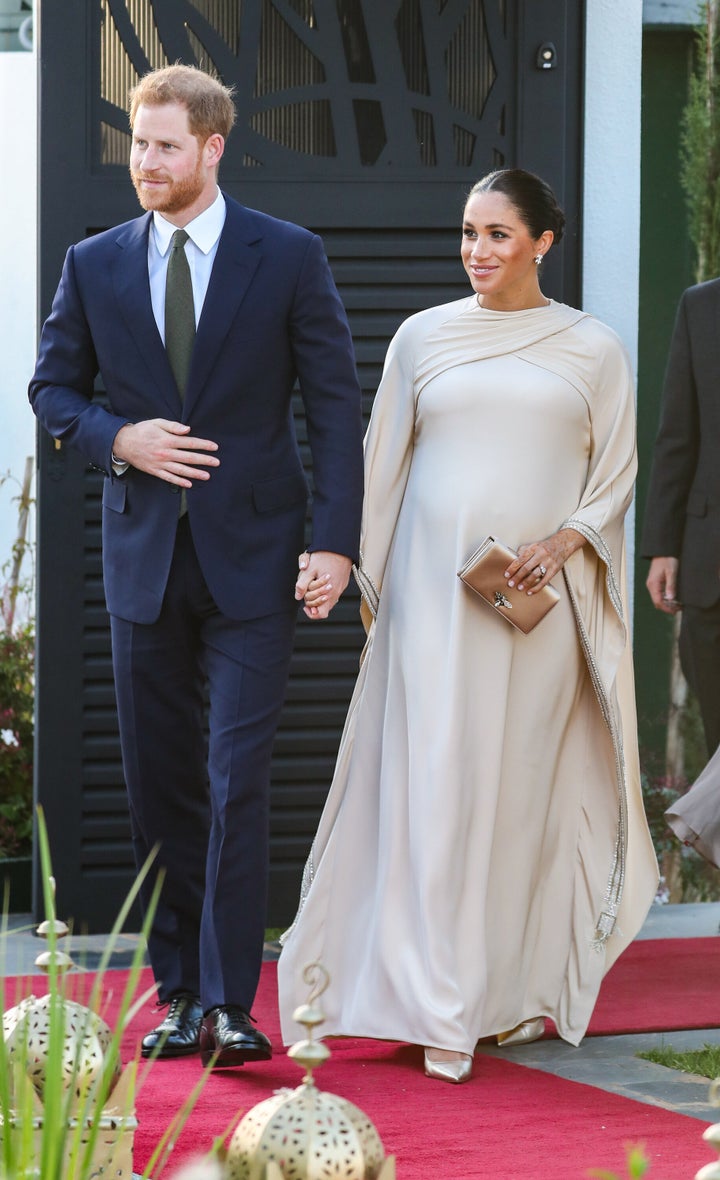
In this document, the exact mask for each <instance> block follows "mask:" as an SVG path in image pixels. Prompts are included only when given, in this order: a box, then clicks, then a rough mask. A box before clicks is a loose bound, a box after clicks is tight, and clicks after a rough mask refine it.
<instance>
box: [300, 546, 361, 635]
mask: <svg viewBox="0 0 720 1180" xmlns="http://www.w3.org/2000/svg"><path fill="white" fill-rule="evenodd" d="M298 566H299V567H300V573H299V574H298V579H297V582H296V583H295V597H296V598H297V600H298V602H300V601H302V600H303V599H304V601H305V605H304V607H303V610H304V612H305V614H306V615H307V617H308V618H309V619H326V618H327V617H328V615H329V614H330V611H331V610H332V609H333V607H334V606H335V605H336V603H337V601H338V599H339V598H340V595H341V594H342V592H343V590H344V589H345V587H346V586H347V584H348V582H349V581H350V571H351V570H352V562H351V560H350V558H349V557H343V555H342V554H341V553H328V552H326V551H324V550H318V552H316V553H301V554H300V556H299V558H298Z"/></svg>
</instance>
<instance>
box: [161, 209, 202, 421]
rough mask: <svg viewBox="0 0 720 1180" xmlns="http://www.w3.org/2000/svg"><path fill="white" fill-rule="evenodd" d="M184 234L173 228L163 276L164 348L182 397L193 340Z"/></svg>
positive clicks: (192, 316)
mask: <svg viewBox="0 0 720 1180" xmlns="http://www.w3.org/2000/svg"><path fill="white" fill-rule="evenodd" d="M187 240H188V234H186V232H185V230H184V229H176V230H175V233H174V234H173V236H172V239H171V241H170V257H169V259H168V268H167V278H166V280H165V351H166V352H167V355H168V360H169V361H170V368H171V369H172V371H173V375H174V377H175V381H176V382H177V387H178V390H179V391H180V397H181V398H184V396H185V388H186V386H187V379H188V374H189V372H190V359H191V357H192V350H193V344H194V343H195V306H194V304H193V293H192V279H191V278H190V266H189V263H188V260H187V255H186V254H185V243H186V242H187Z"/></svg>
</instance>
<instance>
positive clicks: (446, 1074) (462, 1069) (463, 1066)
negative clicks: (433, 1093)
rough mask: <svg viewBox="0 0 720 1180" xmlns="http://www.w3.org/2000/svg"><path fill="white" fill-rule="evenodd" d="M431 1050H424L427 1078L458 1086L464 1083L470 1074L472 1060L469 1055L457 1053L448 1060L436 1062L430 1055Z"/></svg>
mask: <svg viewBox="0 0 720 1180" xmlns="http://www.w3.org/2000/svg"><path fill="white" fill-rule="evenodd" d="M432 1052H433V1050H432V1049H426V1050H425V1073H426V1075H427V1077H429V1078H437V1080H438V1081H439V1082H452V1083H453V1084H454V1085H459V1084H460V1082H466V1081H467V1080H468V1078H469V1077H470V1074H471V1073H472V1063H473V1059H472V1057H471V1056H470V1054H469V1053H458V1054H457V1055H456V1056H455V1057H453V1058H451V1059H450V1060H445V1061H436V1060H435V1058H433V1057H431V1056H430V1054H431V1053H432Z"/></svg>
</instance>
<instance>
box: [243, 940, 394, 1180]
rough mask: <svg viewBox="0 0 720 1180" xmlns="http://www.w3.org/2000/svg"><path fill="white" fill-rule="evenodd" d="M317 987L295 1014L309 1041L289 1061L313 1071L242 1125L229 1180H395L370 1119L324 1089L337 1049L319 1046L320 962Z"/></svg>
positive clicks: (312, 977) (313, 977)
mask: <svg viewBox="0 0 720 1180" xmlns="http://www.w3.org/2000/svg"><path fill="white" fill-rule="evenodd" d="M304 978H305V980H306V982H307V983H308V984H309V985H311V986H312V989H313V990H312V992H311V995H310V998H309V1001H308V1003H307V1004H303V1005H302V1007H300V1008H298V1009H297V1010H296V1012H295V1013H294V1016H295V1020H297V1022H298V1023H299V1024H303V1025H305V1028H306V1030H307V1038H306V1039H305V1040H303V1041H300V1042H298V1044H296V1045H293V1047H292V1048H291V1049H290V1050H289V1054H288V1056H290V1057H292V1058H293V1060H294V1061H297V1063H298V1065H300V1066H302V1067H303V1068H304V1069H305V1070H306V1074H305V1077H304V1078H303V1081H302V1084H301V1085H300V1086H298V1087H297V1089H295V1090H290V1089H286V1090H279V1091H277V1093H275V1094H274V1095H273V1096H272V1097H271V1098H266V1099H265V1100H264V1101H263V1102H260V1103H258V1105H257V1106H254V1107H253V1108H252V1110H250V1111H248V1113H247V1114H246V1115H245V1116H244V1117H243V1118H242V1119H241V1120H240V1122H239V1123H238V1125H237V1127H236V1128H235V1131H234V1133H233V1136H232V1139H231V1141H230V1146H229V1148H228V1155H227V1163H226V1167H227V1176H228V1180H328V1178H329V1177H337V1178H338V1180H395V1161H394V1159H393V1158H392V1157H390V1158H386V1156H385V1152H384V1150H383V1145H382V1142H381V1140H380V1136H379V1135H378V1133H377V1131H376V1130H375V1127H374V1126H373V1124H372V1123H371V1121H370V1119H369V1118H368V1117H367V1115H366V1114H364V1113H363V1112H362V1111H361V1110H360V1109H359V1108H358V1107H357V1106H354V1105H353V1103H352V1102H348V1101H347V1099H345V1098H340V1097H338V1095H337V1094H328V1093H326V1092H324V1091H321V1090H318V1088H317V1086H316V1085H315V1082H314V1080H313V1076H312V1071H313V1069H316V1068H317V1067H318V1066H320V1065H322V1064H323V1062H324V1061H326V1060H327V1058H328V1057H329V1056H330V1051H329V1049H328V1048H327V1046H326V1045H324V1044H323V1043H322V1042H318V1041H315V1040H313V1030H314V1029H315V1028H316V1027H317V1026H318V1025H320V1024H322V1022H323V1019H324V1017H323V1014H322V1012H321V1011H320V1009H319V1008H316V1007H314V1002H315V1000H317V999H318V997H319V996H320V995H321V994H322V992H323V991H325V988H326V987H327V985H328V982H329V979H328V975H327V972H326V971H325V970H324V968H322V967H321V966H320V965H319V964H317V963H313V964H311V966H310V967H307V968H306V969H305V973H304Z"/></svg>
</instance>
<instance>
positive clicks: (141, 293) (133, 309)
mask: <svg viewBox="0 0 720 1180" xmlns="http://www.w3.org/2000/svg"><path fill="white" fill-rule="evenodd" d="M151 217H152V214H151V213H147V214H146V215H145V216H144V217H138V219H137V220H136V221H133V222H132V223H131V225H130V226H129V227H128V229H127V230H126V231H124V232H123V233H122V234H121V235H120V236H119V237H118V238H117V246H118V251H117V256H116V258H115V261H114V263H113V271H114V273H113V282H114V286H115V293H116V295H117V299H118V305H119V308H120V314H121V315H122V318H123V319H124V321H125V323H126V324H127V327H128V329H129V330H130V332H131V333H132V336H133V338H134V340H135V341H136V343H137V346H138V349H139V352H140V355H141V356H142V359H143V361H144V362H145V364H146V365H147V367H148V369H149V371H150V374H151V376H152V379H153V381H154V383H155V385H156V386H157V389H158V392H159V394H160V396H161V397H162V398H163V400H164V401H165V402H166V403H167V405H168V408H169V411H170V416H171V417H172V418H174V419H178V418H179V417H180V408H181V403H180V395H179V393H178V390H177V386H176V384H175V380H174V378H173V375H172V370H171V368H170V365H169V362H168V359H167V354H166V352H165V347H164V345H163V342H162V340H161V339H160V333H159V332H158V330H157V324H156V323H155V316H154V314H153V309H152V301H151V299H150V280H149V278H148V261H147V257H148V255H147V252H148V232H149V227H150V219H151Z"/></svg>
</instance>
